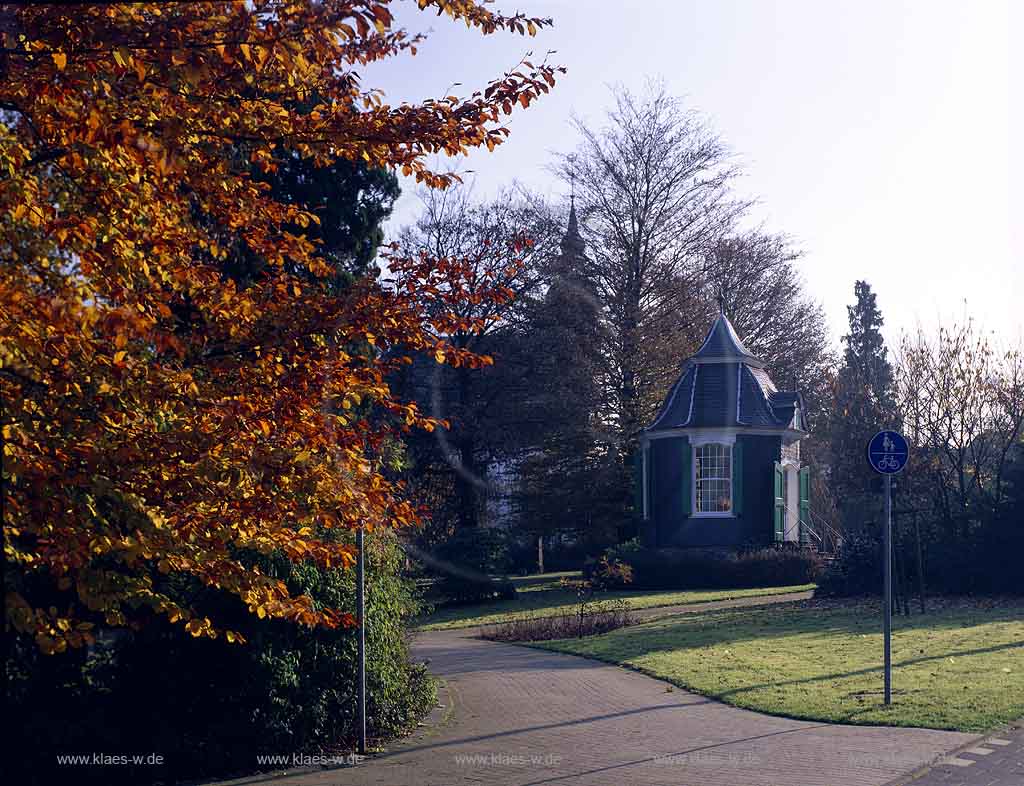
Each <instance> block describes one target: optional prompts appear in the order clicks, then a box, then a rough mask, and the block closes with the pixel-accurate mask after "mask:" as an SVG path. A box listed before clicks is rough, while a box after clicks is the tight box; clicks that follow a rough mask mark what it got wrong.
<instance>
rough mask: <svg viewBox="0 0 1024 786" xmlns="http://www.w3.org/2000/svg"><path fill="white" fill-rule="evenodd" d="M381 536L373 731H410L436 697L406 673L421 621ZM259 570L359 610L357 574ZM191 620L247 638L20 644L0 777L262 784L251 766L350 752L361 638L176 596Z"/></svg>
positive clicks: (372, 637) (376, 560) (372, 564)
mask: <svg viewBox="0 0 1024 786" xmlns="http://www.w3.org/2000/svg"><path fill="white" fill-rule="evenodd" d="M389 538H390V536H389V535H387V534H386V533H381V534H380V535H375V536H373V539H375V540H376V541H377V543H376V544H374V545H373V547H371V548H370V549H368V557H369V559H368V570H367V576H368V585H367V621H368V625H367V667H368V671H367V682H368V698H369V700H368V715H369V717H368V731H369V734H370V735H371V736H372V737H377V738H387V737H390V736H394V735H396V734H398V733H400V732H401V731H402V730H403V729H405V728H407V727H409V726H410V725H411V724H412V723H414V722H415V720H416V719H417V718H418V717H419V715H420V714H421V713H422V712H423V711H424V709H425V708H426V707H427V706H429V703H430V702H431V701H432V699H433V696H434V689H433V685H432V682H431V681H430V679H429V677H428V676H427V674H426V672H425V670H424V669H423V667H422V666H418V665H414V664H412V663H411V662H410V661H409V658H408V649H407V643H406V640H405V636H406V634H405V630H404V626H403V621H404V620H405V619H406V618H407V617H408V616H410V615H411V614H412V613H414V611H415V604H414V602H413V599H412V595H411V592H410V587H409V585H408V583H407V582H406V581H404V580H402V579H401V578H400V577H399V568H400V564H401V554H400V552H399V550H398V549H397V547H396V546H395V545H394V543H392V542H390V540H389ZM259 559H260V561H263V562H264V563H265V567H266V569H267V570H271V571H274V572H276V575H278V576H280V577H282V578H284V579H285V580H286V581H287V582H288V584H289V585H290V587H291V588H292V589H293V591H305V592H308V593H309V594H310V595H311V596H312V597H313V598H314V599H315V600H316V601H317V602H318V603H324V604H330V605H332V606H335V607H337V608H349V609H351V608H353V607H354V594H355V585H354V572H353V571H351V570H347V571H342V570H322V569H318V568H315V567H312V566H308V565H306V566H298V565H293V564H292V563H290V562H288V561H287V560H285V559H283V558H280V559H272V560H265V559H264V558H259ZM179 591H180V592H182V593H187V594H189V595H192V596H193V597H195V598H196V601H197V604H198V606H199V608H201V609H204V610H213V609H216V610H217V612H218V613H219V614H220V618H221V619H227V620H230V623H231V625H232V627H234V628H235V629H238V630H241V631H242V632H243V633H244V634H245V635H246V637H247V638H248V643H247V644H245V645H229V644H226V643H225V642H224V641H223V640H222V639H217V640H210V639H206V638H192V637H190V636H188V635H186V634H184V633H183V631H182V630H181V628H180V626H170V625H168V624H165V623H162V622H160V621H159V620H154V621H153V622H152V624H150V625H149V626H146V627H144V628H143V629H142V630H140V631H138V632H135V633H124V634H122V635H120V636H118V637H110V638H106V639H104V640H102V641H101V643H100V645H99V646H97V647H96V648H94V650H93V651H91V652H85V651H76V652H71V653H67V654H66V655H62V656H46V655H41V654H39V653H38V651H37V650H36V648H35V645H34V643H33V642H31V641H23V640H21V639H19V638H15V639H14V640H13V641H12V642H11V647H10V648H9V652H8V659H7V677H8V711H9V712H11V713H12V714H13V715H15V716H16V717H17V718H18V723H17V724H14V726H13V727H12V729H11V731H10V732H9V736H8V741H9V743H11V744H12V745H13V749H15V750H19V751H22V752H23V754H24V755H19V756H16V757H12V759H11V760H10V761H9V762H8V765H7V771H8V773H9V775H10V776H11V777H12V779H13V782H17V783H21V784H33V783H52V782H55V781H56V780H57V779H58V777H59V778H61V779H63V778H66V777H67V772H60V771H59V768H57V769H55V766H56V765H55V761H56V756H57V755H58V754H65V753H90V754H91V753H93V752H96V751H106V752H110V753H114V754H123V753H128V754H135V753H144V754H149V753H157V754H160V755H161V756H163V760H164V764H163V765H162V766H151V765H149V766H141V767H133V766H130V765H129V766H123V767H95V768H90V767H76V768H75V772H74V780H75V782H76V783H83V784H84V783H96V784H104V786H107V784H115V783H126V784H144V783H153V782H157V781H163V782H167V781H173V780H179V779H185V778H197V777H211V776H217V775H226V774H232V773H236V772H251V771H253V770H256V769H257V768H258V767H257V762H256V758H255V757H256V755H258V754H261V753H270V754H288V755H291V754H293V753H312V752H317V751H323V750H328V751H339V750H346V749H347V748H346V747H345V746H346V745H347V744H350V743H351V742H352V740H353V738H354V726H355V712H356V704H355V679H354V677H355V673H356V667H355V661H356V631H355V630H354V629H344V630H334V631H331V630H324V629H316V630H310V629H307V628H302V627H298V626H294V625H290V624H287V623H284V622H279V621H270V620H260V619H257V618H256V617H253V616H252V615H250V614H249V613H248V612H247V611H246V610H245V609H244V608H242V606H241V604H239V603H237V602H236V601H233V599H226V598H225V596H224V595H223V594H222V593H218V592H216V591H212V590H205V589H201V588H198V587H194V586H186V585H182V587H181V588H180V590H179Z"/></svg>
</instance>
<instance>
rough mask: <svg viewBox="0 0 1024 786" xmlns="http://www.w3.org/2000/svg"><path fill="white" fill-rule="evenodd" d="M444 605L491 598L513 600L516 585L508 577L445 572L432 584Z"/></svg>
mask: <svg viewBox="0 0 1024 786" xmlns="http://www.w3.org/2000/svg"><path fill="white" fill-rule="evenodd" d="M434 588H435V590H436V592H437V593H438V594H440V595H442V596H443V597H444V600H445V604H446V605H455V606H457V605H463V604H470V603H487V602H488V601H492V600H515V599H516V587H515V584H513V583H512V582H511V581H510V580H509V579H507V578H502V579H492V578H491V577H490V576H484V575H477V574H469V573H463V572H461V571H460V572H458V573H455V572H452V573H446V574H444V575H443V576H441V578H439V579H438V581H437V583H436V584H435V585H434Z"/></svg>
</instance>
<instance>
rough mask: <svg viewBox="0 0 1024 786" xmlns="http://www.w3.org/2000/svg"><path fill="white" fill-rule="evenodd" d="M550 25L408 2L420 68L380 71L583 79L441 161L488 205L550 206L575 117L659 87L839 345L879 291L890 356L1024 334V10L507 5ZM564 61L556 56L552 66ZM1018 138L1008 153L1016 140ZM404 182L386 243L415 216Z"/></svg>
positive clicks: (411, 77)
mask: <svg viewBox="0 0 1024 786" xmlns="http://www.w3.org/2000/svg"><path fill="white" fill-rule="evenodd" d="M494 7H495V8H496V9H499V10H502V11H505V12H514V11H516V10H522V11H524V12H527V13H528V14H530V15H532V16H550V17H552V18H553V19H554V26H553V27H552V28H547V29H544V30H542V31H541V32H540V33H539V34H538V35H537V36H536V37H535V38H528V37H522V38H521V37H519V36H515V35H510V34H500V33H498V34H495V35H493V36H488V37H484V36H481V35H480V34H479V33H478V32H475V31H471V30H467V29H466V28H465V27H464V26H463V25H457V24H454V23H452V22H451V21H450V20H448V19H446V18H438V17H436V16H433V15H427V14H422V13H419V12H417V11H415V6H414V4H411V3H404V4H399V6H398V7H397V11H398V13H397V17H398V22H399V24H401V25H403V26H405V27H407V28H408V29H410V30H416V31H424V30H426V31H430V34H429V37H428V39H427V41H426V42H424V43H423V44H422V45H421V46H420V47H419V53H418V54H417V55H416V56H415V57H402V58H398V59H393V60H391V61H388V62H387V63H383V64H375V65H374V66H371V67H369V68H367V69H366V70H365V71H364V72H363V73H362V77H363V80H364V86H367V87H369V86H374V87H381V88H383V89H384V91H385V98H386V100H387V101H388V103H392V104H395V103H398V102H401V101H421V100H423V99H425V98H430V97H440V96H444V95H449V94H455V95H461V96H465V95H468V94H469V93H471V92H473V91H474V90H477V89H482V88H483V87H485V86H486V84H487V82H488V80H489V79H491V78H494V77H496V76H498V75H500V74H501V73H503V72H504V71H507V70H509V69H511V68H513V67H514V66H516V64H517V63H518V62H519V60H520V58H522V57H523V56H524V55H526V53H527V52H532V53H533V57H532V59H534V60H542V59H544V58H545V56H546V57H547V59H548V61H549V62H552V63H557V64H560V65H564V66H565V67H566V68H567V69H568V72H567V73H566V74H565V75H563V76H562V77H561V79H560V80H559V82H558V84H557V85H556V87H555V89H554V90H553V91H552V92H551V93H550V94H548V95H547V96H544V97H542V98H541V100H540V101H539V102H537V103H535V104H533V105H531V107H530V108H529V109H527V110H525V111H520V112H516V113H515V114H514V115H513V116H512V118H511V120H510V121H509V122H508V123H507V126H508V128H509V129H510V130H511V136H510V138H509V140H508V141H507V142H506V143H505V144H503V145H501V146H500V147H499V148H497V149H496V151H495V152H493V153H487V152H486V151H480V152H478V153H473V154H471V155H470V156H468V157H466V158H464V159H457V160H452V161H442V162H438V164H439V166H441V168H444V169H448V168H455V169H456V170H458V171H466V172H467V174H466V175H465V177H466V179H467V180H469V181H472V183H473V188H474V192H475V193H476V194H477V195H478V196H480V197H481V198H486V197H488V196H491V195H493V194H495V193H497V192H498V191H499V190H501V189H502V188H504V187H507V186H509V185H511V184H512V183H513V182H518V183H521V184H523V185H525V186H527V187H529V188H531V189H534V190H537V191H539V192H540V193H542V194H545V195H547V196H548V197H549V198H551V199H555V200H558V199H562V198H564V197H565V187H564V185H563V184H562V183H560V182H559V181H558V180H556V178H555V177H554V176H553V175H552V174H551V173H550V171H549V166H550V164H551V162H552V160H553V154H554V153H556V152H568V151H570V150H572V149H573V148H574V147H576V144H577V142H578V135H577V133H576V132H575V131H574V129H573V128H572V125H571V122H570V121H571V118H572V117H573V116H577V117H579V118H581V119H583V120H584V121H587V122H593V123H595V124H598V125H599V124H601V122H602V120H603V116H604V113H605V111H606V110H607V108H608V107H609V106H610V103H611V93H610V88H611V86H612V85H623V86H625V87H627V88H629V89H632V90H637V91H639V90H642V89H643V87H644V85H645V83H646V82H647V81H648V80H651V79H654V80H661V81H662V82H663V83H664V85H665V86H666V88H667V90H668V91H669V92H670V93H672V94H674V95H677V96H680V97H682V98H683V99H684V100H685V102H686V105H687V106H688V107H690V108H693V109H696V110H698V111H699V112H701V113H702V114H704V115H705V116H706V118H707V119H708V121H709V122H710V124H711V126H712V127H713V128H714V129H715V130H716V131H717V132H718V134H719V135H720V136H721V137H722V138H723V139H724V140H725V142H726V143H727V144H728V145H729V146H730V147H731V149H732V150H733V151H734V153H735V155H736V157H737V159H736V160H737V162H738V163H739V164H740V165H741V166H742V168H743V171H744V175H743V177H742V178H741V179H740V181H739V182H738V184H737V191H738V193H739V194H740V195H742V196H748V197H753V198H756V199H757V200H758V203H757V205H756V207H755V208H754V209H753V210H752V212H751V215H750V217H749V219H748V221H749V222H750V223H752V224H758V225H761V226H763V228H764V229H765V230H767V231H771V232H782V233H785V234H787V235H789V236H790V237H792V238H793V240H794V242H795V244H796V245H797V247H798V248H800V249H801V250H802V252H803V257H802V259H801V260H800V263H799V266H800V270H801V273H802V274H803V277H804V280H805V282H806V285H807V289H808V292H809V293H810V294H811V295H812V296H813V297H814V298H815V299H817V300H818V301H819V302H820V303H821V304H822V305H823V307H824V309H825V313H826V316H827V318H828V324H829V328H830V331H831V339H832V341H833V342H835V343H836V346H838V341H839V337H840V336H841V335H843V333H845V332H846V327H847V314H846V306H847V305H848V304H849V303H851V302H852V300H853V284H854V281H856V280H857V279H864V280H866V281H868V282H869V283H870V284H871V286H872V288H873V289H874V290H875V292H876V293H877V296H878V304H879V307H880V308H881V310H882V314H883V316H884V318H885V322H886V327H885V330H884V333H885V337H886V340H887V342H889V344H890V346H893V345H894V344H895V342H896V341H897V340H898V338H899V335H900V333H901V332H903V331H910V330H914V329H915V328H916V327H917V326H918V325H921V326H923V327H924V328H925V329H929V330H931V329H934V327H935V325H936V324H937V323H938V321H939V320H940V319H950V318H962V317H963V316H964V315H965V314H970V315H972V316H973V317H974V318H975V319H976V320H977V321H978V322H979V323H980V324H981V326H982V327H983V328H985V329H987V330H990V331H993V332H994V333H996V335H997V337H998V341H1000V342H1001V343H1012V342H1016V341H1019V340H1020V339H1021V338H1022V337H1024V307H1022V303H1024V273H1022V268H1024V227H1022V225H1021V219H1022V217H1024V153H1022V151H1021V140H1024V106H1022V103H1024V55H1022V54H1021V53H1020V47H1019V46H1018V47H1016V49H1017V51H1016V52H1012V51H1011V46H1010V41H1011V37H1014V36H1015V37H1016V40H1017V41H1018V42H1019V41H1020V39H1021V37H1022V36H1024V2H1016V0H1003V1H1002V2H1000V1H999V0H972V2H969V3H964V2H937V0H920V1H919V2H909V1H907V0H886V1H885V2H876V1H875V0H859V1H858V2H840V0H834V1H831V0H646V1H645V2H628V0H621V1H620V2H610V0H516V2H515V3H512V2H506V0H497V1H496V3H495V6H494ZM549 50H554V51H553V53H551V54H546V53H548V52H549ZM1014 138H1016V139H1017V140H1018V143H1017V144H1016V145H1015V146H1013V147H1014V149H1011V139H1014ZM415 191H416V188H415V185H414V184H413V183H412V182H411V181H410V182H404V183H403V195H402V197H401V199H400V200H399V203H398V204H397V206H396V209H395V213H394V215H393V218H392V220H391V221H390V222H389V226H388V229H389V231H394V230H396V229H397V228H398V227H400V226H401V225H403V224H405V223H408V222H409V221H411V220H413V219H414V218H415V217H416V215H417V212H418V210H419V208H420V202H419V199H418V197H417V195H416V193H415Z"/></svg>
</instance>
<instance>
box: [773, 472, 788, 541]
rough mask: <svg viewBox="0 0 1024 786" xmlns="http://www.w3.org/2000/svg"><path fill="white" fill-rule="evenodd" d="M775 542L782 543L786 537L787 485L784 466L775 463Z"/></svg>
mask: <svg viewBox="0 0 1024 786" xmlns="http://www.w3.org/2000/svg"><path fill="white" fill-rule="evenodd" d="M774 471H775V478H774V489H775V512H774V513H775V542H776V543H781V542H782V541H783V539H784V538H785V535H786V500H785V496H784V495H785V493H786V484H785V473H784V472H783V470H782V464H780V463H779V462H778V461H776V462H775V467H774Z"/></svg>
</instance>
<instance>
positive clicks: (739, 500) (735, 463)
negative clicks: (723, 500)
mask: <svg viewBox="0 0 1024 786" xmlns="http://www.w3.org/2000/svg"><path fill="white" fill-rule="evenodd" d="M732 512H733V513H734V514H735V515H737V516H739V515H741V514H742V513H743V442H742V441H741V440H739V439H737V440H736V444H735V445H733V446H732Z"/></svg>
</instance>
